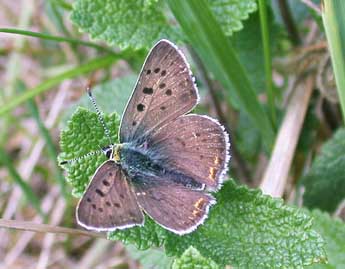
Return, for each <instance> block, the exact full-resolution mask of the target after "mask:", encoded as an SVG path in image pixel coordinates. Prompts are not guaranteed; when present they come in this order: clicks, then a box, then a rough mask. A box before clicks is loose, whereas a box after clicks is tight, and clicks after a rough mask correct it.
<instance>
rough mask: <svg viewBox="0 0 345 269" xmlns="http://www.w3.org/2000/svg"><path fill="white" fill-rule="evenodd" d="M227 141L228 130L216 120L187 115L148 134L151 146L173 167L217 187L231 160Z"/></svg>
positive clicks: (209, 185)
mask: <svg viewBox="0 0 345 269" xmlns="http://www.w3.org/2000/svg"><path fill="white" fill-rule="evenodd" d="M228 141H229V138H228V134H227V133H226V132H225V131H224V128H223V127H222V126H221V125H220V124H219V123H218V122H217V121H215V120H213V119H211V118H209V117H207V116H200V115H185V116H180V117H178V118H176V119H174V120H173V121H171V122H170V123H169V124H167V125H166V126H164V127H163V128H161V129H159V130H155V131H154V132H153V133H152V134H151V135H150V137H149V142H148V149H149V151H150V152H154V153H155V154H154V155H155V156H158V158H160V159H161V162H162V163H165V164H166V165H167V166H168V167H169V168H170V169H174V170H176V171H180V172H182V173H183V174H185V175H187V176H189V177H192V178H194V179H195V180H196V181H198V182H200V183H203V184H205V185H206V186H208V187H210V188H211V189H217V188H218V187H219V186H220V183H221V182H222V179H223V177H224V176H225V173H226V169H227V163H228V161H229V155H228V151H229V142H228ZM157 153H158V154H157Z"/></svg>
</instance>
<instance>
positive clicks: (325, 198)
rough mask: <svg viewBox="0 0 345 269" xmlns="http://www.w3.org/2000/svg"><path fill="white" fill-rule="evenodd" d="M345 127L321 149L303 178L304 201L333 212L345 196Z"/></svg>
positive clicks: (312, 206) (305, 203) (307, 204)
mask: <svg viewBox="0 0 345 269" xmlns="http://www.w3.org/2000/svg"><path fill="white" fill-rule="evenodd" d="M344 152H345V129H339V130H338V131H337V132H336V133H335V135H334V136H333V138H332V139H330V140H329V141H328V142H327V143H326V144H325V145H324V146H323V147H322V149H321V153H320V155H319V156H318V157H317V158H316V159H315V161H314V163H313V165H312V167H311V169H310V171H309V172H308V173H307V174H306V175H305V176H304V177H303V178H302V180H301V184H302V185H304V187H305V192H304V195H303V203H304V205H305V206H307V207H309V208H320V209H322V210H325V211H328V212H333V211H334V210H335V209H336V208H337V206H338V204H339V203H340V202H341V201H342V200H343V199H344V197H345V173H344V167H345V155H344Z"/></svg>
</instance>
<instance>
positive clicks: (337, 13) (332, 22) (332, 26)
mask: <svg viewBox="0 0 345 269" xmlns="http://www.w3.org/2000/svg"><path fill="white" fill-rule="evenodd" d="M344 13H345V2H344V1H343V0H324V1H322V21H323V24H324V27H325V30H326V37H327V42H328V47H329V51H330V54H331V59H332V67H333V72H334V77H335V82H336V84H337V92H338V96H339V100H340V107H341V111H342V114H343V121H344V122H345V61H344V58H345V17H344Z"/></svg>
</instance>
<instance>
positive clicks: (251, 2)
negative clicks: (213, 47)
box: [208, 0, 257, 35]
mask: <svg viewBox="0 0 345 269" xmlns="http://www.w3.org/2000/svg"><path fill="white" fill-rule="evenodd" d="M208 3H209V5H210V7H211V9H212V12H213V13H214V16H215V17H216V19H217V21H218V23H219V24H220V25H221V26H222V29H223V31H224V33H225V34H226V35H231V34H232V33H233V32H235V31H240V30H242V28H243V24H242V20H245V19H248V17H249V14H250V13H252V12H254V11H256V10H257V4H256V0H245V1H243V0H226V1H224V0H208Z"/></svg>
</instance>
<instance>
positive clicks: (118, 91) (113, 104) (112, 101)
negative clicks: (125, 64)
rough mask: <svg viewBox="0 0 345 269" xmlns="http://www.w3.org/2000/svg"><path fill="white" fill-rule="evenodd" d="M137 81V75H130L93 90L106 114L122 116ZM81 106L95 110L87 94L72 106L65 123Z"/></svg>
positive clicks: (65, 116)
mask: <svg viewBox="0 0 345 269" xmlns="http://www.w3.org/2000/svg"><path fill="white" fill-rule="evenodd" d="M136 80H137V76H136V75H128V76H123V77H121V78H116V79H113V80H110V81H107V82H104V83H102V84H99V85H96V86H95V87H94V88H93V89H92V95H93V97H94V98H95V99H96V102H97V104H98V106H99V107H100V108H102V111H103V112H104V113H108V114H110V113H112V112H116V113H117V114H118V115H122V113H123V111H124V109H125V106H126V104H127V102H128V99H129V97H130V96H131V93H132V91H133V88H134V85H135V82H136ZM79 106H81V107H84V108H87V109H89V110H93V109H94V108H93V106H92V103H91V102H90V99H89V97H88V96H87V94H85V95H84V96H82V97H81V98H80V100H78V103H76V104H74V105H72V106H71V107H70V108H69V109H68V110H67V111H66V112H65V114H64V116H63V121H64V122H67V120H68V119H69V118H70V117H71V115H72V114H73V113H74V111H75V110H76V109H77V108H78V107H79ZM62 126H63V127H64V124H62Z"/></svg>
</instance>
